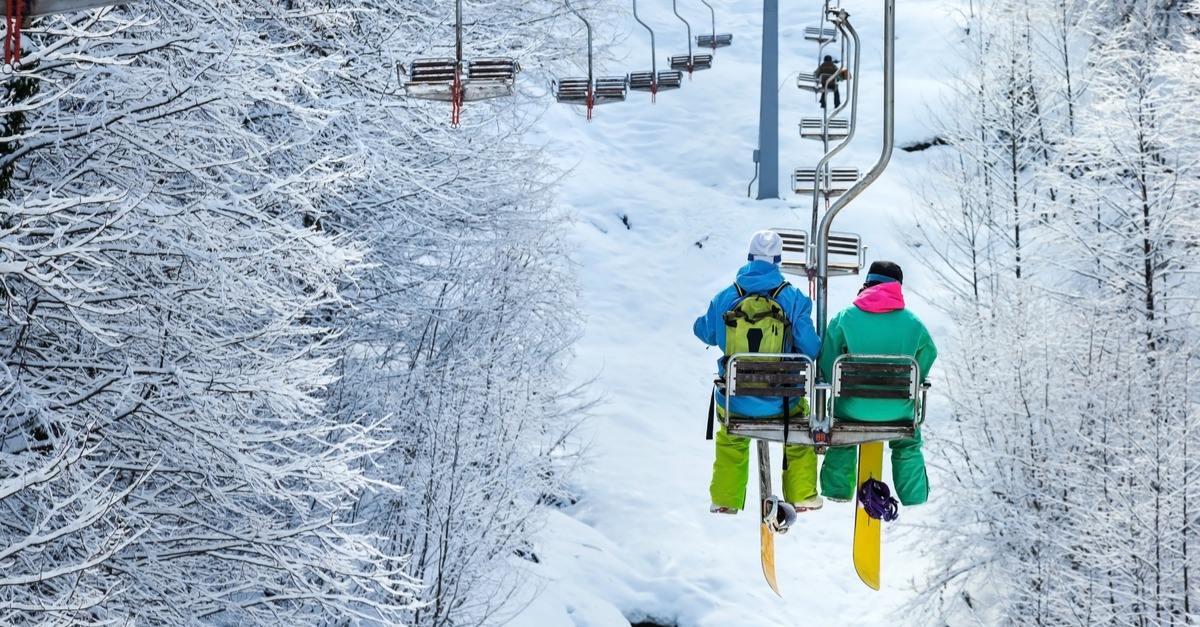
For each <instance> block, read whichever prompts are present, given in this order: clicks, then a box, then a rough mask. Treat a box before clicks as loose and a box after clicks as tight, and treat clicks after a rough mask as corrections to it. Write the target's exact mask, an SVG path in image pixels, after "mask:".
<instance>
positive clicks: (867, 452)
mask: <svg viewBox="0 0 1200 627" xmlns="http://www.w3.org/2000/svg"><path fill="white" fill-rule="evenodd" d="M881 475H883V442H869V443H867V444H860V445H859V446H858V485H859V486H862V484H863V482H864V481H866V480H867V479H876V480H879V481H882V480H883V477H882V476H881ZM855 503H856V507H855V508H854V571H855V572H857V573H858V578H859V579H862V581H863V583H865V584H867V585H868V586H870V587H871V588H873V589H875V590H878V589H879V530H880V528H881V527H882V526H883V521H882V520H876V519H874V518H871V517H870V516H868V515H867V511H866V510H865V509H863V507H862V505H861V504H858V493H857V491H856V492H855Z"/></svg>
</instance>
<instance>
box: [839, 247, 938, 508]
mask: <svg viewBox="0 0 1200 627" xmlns="http://www.w3.org/2000/svg"><path fill="white" fill-rule="evenodd" d="M903 283H904V272H903V271H902V270H901V269H900V266H899V265H897V264H895V263H893V262H891V261H876V262H874V263H872V264H871V268H870V270H869V271H868V273H867V280H866V282H865V283H864V284H863V287H862V289H860V290H859V292H858V297H857V298H855V299H854V304H852V305H850V306H849V307H846V308H845V309H843V310H841V311H840V312H838V314H837V315H836V316H834V317H833V319H832V320H830V321H829V326H828V328H827V329H826V330H825V338H824V342H823V344H822V346H821V356H820V358H819V359H818V360H817V363H818V366H819V367H820V369H821V374H822V375H824V378H825V380H826V381H829V380H830V375H831V372H832V370H833V362H834V360H835V359H837V358H838V356H839V355H843V354H846V353H858V354H863V353H870V354H877V355H878V354H888V355H910V356H912V357H913V358H914V359H916V360H917V365H918V366H919V367H920V370H921V371H920V375H921V377H922V378H924V377H926V376H928V374H929V368H930V367H932V366H933V362H934V360H935V359H937V347H936V346H934V344H933V339H932V338H931V337H930V336H929V331H928V330H927V329H926V328H925V325H924V324H922V323H921V320H920V318H918V317H917V316H916V315H915V314H913V313H912V312H910V311H909V310H907V309H905V308H904V294H903V292H902V289H901V285H902V284H903ZM912 415H913V401H901V400H894V399H870V398H844V399H837V400H836V402H835V403H834V406H833V416H834V418H835V419H837V420H858V421H863V422H885V421H893V420H903V419H905V418H911V417H912ZM889 447H890V448H891V451H892V483H893V484H894V486H895V489H896V497H897V498H899V499H900V502H901V503H903V504H904V505H919V504H921V503H924V502H925V501H926V500H927V499H928V498H929V480H928V478H927V477H926V474H925V457H924V456H923V455H922V453H921V430H920V429H917V430H916V433H915V434H914V436H913V437H911V438H904V439H900V440H893V441H891V442H890V443H889ZM857 452H858V449H857V448H856V447H853V446H845V447H832V448H830V449H828V450H827V451H825V463H824V464H823V465H822V466H821V494H823V495H825V497H826V498H830V499H834V500H846V501H848V500H850V499H851V498H853V496H854V490H855V484H856V483H857V469H856V458H857Z"/></svg>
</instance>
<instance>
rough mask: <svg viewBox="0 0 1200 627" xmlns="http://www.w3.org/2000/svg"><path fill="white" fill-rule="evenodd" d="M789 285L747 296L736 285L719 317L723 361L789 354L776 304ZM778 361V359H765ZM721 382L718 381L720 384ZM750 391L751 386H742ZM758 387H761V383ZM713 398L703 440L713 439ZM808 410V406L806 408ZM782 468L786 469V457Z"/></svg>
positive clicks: (787, 326)
mask: <svg viewBox="0 0 1200 627" xmlns="http://www.w3.org/2000/svg"><path fill="white" fill-rule="evenodd" d="M788 285H790V283H788V282H787V281H784V282H783V283H780V284H779V287H776V288H775V289H773V290H771V291H770V292H767V293H766V294H760V293H757V292H755V293H747V292H746V290H744V289H742V286H740V285H738V284H737V283H734V284H733V287H734V288H736V289H737V293H738V299H737V300H736V301H734V303H733V306H731V307H730V308H729V311H726V312H725V313H724V314H723V315H722V316H721V317H722V319H723V320H725V358H726V359H728V358H729V356H730V355H736V354H738V353H788V352H791V347H792V342H791V337H792V325H791V323H790V322H788V319H787V314H785V313H784V312H783V307H781V306H780V305H779V303H778V302H776V300H775V299H776V298H778V297H779V294H780V292H783V290H784V288H786V287H787V286H788ZM764 359H770V360H778V359H779V358H778V357H771V358H764ZM720 382H721V379H717V381H716V384H719V383H720ZM743 385H746V386H747V387H753V386H754V385H756V384H754V383H746V384H743ZM757 385H760V386H761V385H763V384H761V383H759V384H757ZM714 403H715V396H713V395H710V396H709V406H708V431H707V433H706V434H705V438H706V439H709V440H711V439H713V419H714V417H715V416H716V412H715V409H716V406H715V404H714ZM806 407H807V405H806ZM783 415H784V421H783V438H784V439H785V440H786V439H787V432H788V423H789V422H790V421H791V415H790V410H789V403H788V399H786V398H785V399H783ZM783 467H784V468H785V469H786V468H787V456H786V455H785V456H784V459H783Z"/></svg>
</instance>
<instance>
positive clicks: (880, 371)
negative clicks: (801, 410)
mask: <svg viewBox="0 0 1200 627" xmlns="http://www.w3.org/2000/svg"><path fill="white" fill-rule="evenodd" d="M831 379H832V381H831V382H830V385H831V393H830V399H831V403H832V407H833V408H834V409H835V410H836V408H837V400H838V399H844V398H862V399H891V400H896V401H904V402H909V403H912V417H911V418H907V419H902V420H894V421H888V422H858V421H846V420H838V419H837V417H836V416H835V417H834V418H833V421H832V423H831V432H832V433H838V432H842V433H845V432H847V431H850V432H853V433H855V434H869V435H871V436H872V437H874V438H875V440H874V441H882V440H896V439H900V438H911V437H913V435H914V433H915V431H916V429H917V427H919V426H920V425H921V423H922V422H924V421H925V395H926V392H927V390H928V389H929V384H928V383H924V382H923V381H922V378H921V368H920V366H919V365H918V364H917V360H916V359H914V358H913V357H912V356H910V355H871V354H847V355H841V356H839V357H838V358H837V359H836V360H834V362H833V372H832V373H831ZM831 445H833V446H837V445H839V443H838V442H837V441H836V440H834V441H833V442H832V444H831Z"/></svg>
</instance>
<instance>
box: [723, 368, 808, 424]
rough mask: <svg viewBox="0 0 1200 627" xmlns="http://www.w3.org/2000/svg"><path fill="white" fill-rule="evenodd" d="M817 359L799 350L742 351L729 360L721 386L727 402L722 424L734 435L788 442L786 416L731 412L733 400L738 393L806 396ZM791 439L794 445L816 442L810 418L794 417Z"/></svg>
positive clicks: (789, 396)
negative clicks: (767, 416) (741, 414)
mask: <svg viewBox="0 0 1200 627" xmlns="http://www.w3.org/2000/svg"><path fill="white" fill-rule="evenodd" d="M813 370H814V368H813V362H812V360H811V359H809V358H808V357H807V356H805V355H801V354H798V353H738V354H736V355H731V356H730V357H729V359H728V360H727V361H726V362H725V378H724V379H722V380H720V381H719V382H718V383H717V387H718V389H719V390H721V391H722V393H724V395H725V402H726V405H725V407H723V408H722V409H723V410H724V411H723V412H722V414H721V415H720V419H721V423H722V424H724V425H725V430H726V432H728V433H729V434H730V435H735V436H741V437H749V438H755V439H759V440H767V441H771V442H783V441H784V419H783V418H782V417H779V418H774V419H772V418H749V417H745V416H739V415H734V414H731V413H730V411H729V402H730V399H732V398H733V397H734V396H758V397H764V396H777V397H784V398H788V399H800V398H805V397H807V395H808V391H807V387H808V384H809V382H811V381H813V376H812V374H813ZM787 441H788V442H789V443H791V444H808V445H811V444H812V437H811V435H810V434H809V427H808V418H807V417H804V416H793V417H792V418H791V420H789V421H788V424H787Z"/></svg>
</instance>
